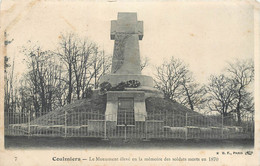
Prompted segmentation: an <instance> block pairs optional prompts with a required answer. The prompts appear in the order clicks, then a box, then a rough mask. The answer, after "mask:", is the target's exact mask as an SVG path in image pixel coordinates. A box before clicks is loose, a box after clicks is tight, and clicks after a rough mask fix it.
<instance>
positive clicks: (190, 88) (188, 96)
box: [180, 72, 206, 111]
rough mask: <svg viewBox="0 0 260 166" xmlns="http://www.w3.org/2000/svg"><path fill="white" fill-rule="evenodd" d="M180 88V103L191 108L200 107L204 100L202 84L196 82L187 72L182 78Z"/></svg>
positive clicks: (204, 90)
mask: <svg viewBox="0 0 260 166" xmlns="http://www.w3.org/2000/svg"><path fill="white" fill-rule="evenodd" d="M181 88H182V91H183V95H181V96H180V97H181V100H182V101H181V103H182V104H183V105H185V106H187V107H189V108H190V109H191V110H193V111H195V109H199V110H200V109H201V108H203V106H204V103H205V102H206V98H205V94H206V89H205V87H204V86H201V85H200V84H198V83H196V82H195V81H194V79H193V77H192V76H191V73H190V72H189V73H188V74H187V75H186V76H185V77H183V78H182V82H181Z"/></svg>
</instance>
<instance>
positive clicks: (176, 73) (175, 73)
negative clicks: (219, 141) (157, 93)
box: [155, 57, 188, 101]
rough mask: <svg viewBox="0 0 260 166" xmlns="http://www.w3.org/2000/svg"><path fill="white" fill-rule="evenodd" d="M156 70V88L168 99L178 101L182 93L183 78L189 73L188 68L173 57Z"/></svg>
mask: <svg viewBox="0 0 260 166" xmlns="http://www.w3.org/2000/svg"><path fill="white" fill-rule="evenodd" d="M156 69H157V73H156V76H155V78H156V79H155V83H156V88H158V89H159V90H162V91H163V93H164V95H165V97H166V98H168V99H171V100H175V101H177V100H178V99H179V94H181V93H182V92H180V91H179V90H180V86H181V85H182V82H183V78H184V77H185V76H186V74H187V73H188V69H187V66H186V65H185V64H184V63H183V62H182V61H180V60H179V59H175V58H174V57H172V58H171V60H170V61H169V62H164V63H163V64H162V65H161V66H159V67H157V68H156Z"/></svg>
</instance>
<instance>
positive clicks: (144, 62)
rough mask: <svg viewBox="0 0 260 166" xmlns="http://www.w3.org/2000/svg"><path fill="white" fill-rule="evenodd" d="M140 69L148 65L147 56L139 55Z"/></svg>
mask: <svg viewBox="0 0 260 166" xmlns="http://www.w3.org/2000/svg"><path fill="white" fill-rule="evenodd" d="M140 65H141V71H142V70H143V69H144V68H145V67H147V66H148V65H149V59H148V57H141V64H140Z"/></svg>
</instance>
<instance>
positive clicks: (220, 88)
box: [207, 74, 236, 117]
mask: <svg viewBox="0 0 260 166" xmlns="http://www.w3.org/2000/svg"><path fill="white" fill-rule="evenodd" d="M235 87H236V86H235V84H234V83H233V82H232V80H231V79H230V78H228V77H226V76H224V75H223V74H221V75H219V76H213V75H211V77H210V83H209V85H208V86H207V93H208V107H209V109H210V110H211V111H217V112H219V113H220V114H221V115H223V116H224V117H226V116H228V115H229V114H230V113H232V112H233V111H234V109H233V107H232V105H233V102H234V101H235V90H234V89H235Z"/></svg>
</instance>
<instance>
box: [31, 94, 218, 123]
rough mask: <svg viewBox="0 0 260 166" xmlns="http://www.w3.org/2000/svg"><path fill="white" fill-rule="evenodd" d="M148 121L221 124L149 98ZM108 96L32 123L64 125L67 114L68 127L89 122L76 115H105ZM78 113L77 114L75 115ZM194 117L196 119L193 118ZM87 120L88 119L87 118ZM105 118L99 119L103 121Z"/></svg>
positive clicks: (66, 107) (93, 99) (175, 104)
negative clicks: (186, 120)
mask: <svg viewBox="0 0 260 166" xmlns="http://www.w3.org/2000/svg"><path fill="white" fill-rule="evenodd" d="M145 104H146V111H147V115H148V117H147V120H165V119H166V121H167V124H169V125H170V126H172V124H173V123H174V126H177V127H178V126H185V125H186V123H185V116H186V113H187V115H188V116H189V118H188V121H189V123H188V124H187V125H191V124H192V126H213V125H214V126H219V125H220V124H219V122H217V121H216V120H214V119H211V118H210V117H205V116H203V115H202V114H200V113H197V112H194V111H192V110H190V109H188V108H187V107H185V106H183V105H181V104H179V103H177V102H173V101H171V100H167V99H163V98H157V97H149V98H147V99H146V100H145ZM105 110H106V95H97V96H95V97H93V98H91V99H82V100H77V101H75V102H74V103H71V104H68V105H66V106H64V107H63V108H60V109H57V110H55V111H52V112H50V113H48V114H45V115H43V116H41V117H39V118H37V119H35V120H33V121H32V122H31V124H32V125H34V124H35V125H43V126H45V125H47V126H49V125H50V126H51V125H64V118H65V116H64V115H65V112H67V115H66V116H67V117H66V118H67V120H68V122H67V125H75V124H82V122H79V121H87V120H88V119H84V117H77V116H75V114H76V113H86V112H88V113H90V112H93V113H95V114H100V115H105ZM75 112H76V113H75ZM192 117H194V118H192ZM86 118H87V117H86ZM102 118H103V117H102V116H101V117H98V119H102ZM173 121H174V122H173Z"/></svg>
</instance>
